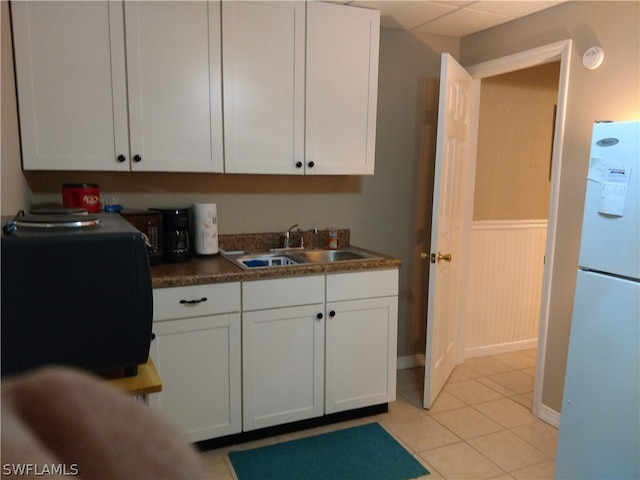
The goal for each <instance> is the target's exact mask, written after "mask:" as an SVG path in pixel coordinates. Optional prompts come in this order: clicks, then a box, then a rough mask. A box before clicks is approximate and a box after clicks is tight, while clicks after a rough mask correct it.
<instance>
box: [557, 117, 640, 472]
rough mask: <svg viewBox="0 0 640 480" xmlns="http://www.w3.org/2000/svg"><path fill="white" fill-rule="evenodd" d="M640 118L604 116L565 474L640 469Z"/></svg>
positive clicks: (591, 197)
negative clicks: (608, 118) (609, 119)
mask: <svg viewBox="0 0 640 480" xmlns="http://www.w3.org/2000/svg"><path fill="white" fill-rule="evenodd" d="M639 142H640V122H620V123H596V124H594V127H593V138H592V144H591V158H590V164H589V174H588V179H587V192H586V198H585V208H584V220H583V225H582V240H581V244H580V257H579V262H578V263H579V268H578V279H577V284H576V292H575V300H574V302H575V303H574V309H573V317H572V322H571V334H570V340H569V353H568V357H567V370H566V376H565V385H564V396H563V404H562V412H561V419H560V432H559V437H558V451H557V455H556V467H555V476H556V478H557V479H623V478H624V479H638V478H640V460H639V459H640V393H639V392H640V354H639V352H640V348H639V346H640V329H639V327H638V325H639V323H640V283H639V279H640V252H639V251H640V180H639V178H640V148H639Z"/></svg>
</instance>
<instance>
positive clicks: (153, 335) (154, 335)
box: [151, 332, 156, 342]
mask: <svg viewBox="0 0 640 480" xmlns="http://www.w3.org/2000/svg"><path fill="white" fill-rule="evenodd" d="M155 339H156V334H155V333H153V332H151V341H152V342H153V341H154V340H155Z"/></svg>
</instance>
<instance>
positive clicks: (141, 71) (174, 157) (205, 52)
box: [125, 1, 223, 172]
mask: <svg viewBox="0 0 640 480" xmlns="http://www.w3.org/2000/svg"><path fill="white" fill-rule="evenodd" d="M125 19H126V39H127V40H126V53H127V55H126V56H127V73H128V80H129V118H130V132H131V155H132V159H133V163H132V167H131V169H132V170H145V171H181V172H211V171H215V172H222V170H223V158H222V100H221V95H222V89H221V84H220V5H219V4H218V3H217V2H212V3H209V2H202V1H194V2H144V1H143V2H125ZM138 159H140V160H138Z"/></svg>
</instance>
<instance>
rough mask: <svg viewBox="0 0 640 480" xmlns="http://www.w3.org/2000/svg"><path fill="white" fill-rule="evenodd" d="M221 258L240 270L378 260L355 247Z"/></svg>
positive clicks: (228, 254) (226, 255) (244, 253)
mask: <svg viewBox="0 0 640 480" xmlns="http://www.w3.org/2000/svg"><path fill="white" fill-rule="evenodd" d="M222 256H223V257H224V258H226V259H227V260H229V261H230V262H232V263H234V264H236V265H238V266H239V267H241V268H246V269H249V268H272V267H286V266H289V265H300V264H305V263H306V264H309V263H334V262H351V261H355V260H370V259H372V258H380V257H379V256H378V255H375V254H372V253H369V252H365V251H363V250H360V249H359V248H355V247H346V248H341V249H338V250H301V249H291V250H285V249H277V250H276V251H273V252H256V253H252V252H244V251H241V252H222Z"/></svg>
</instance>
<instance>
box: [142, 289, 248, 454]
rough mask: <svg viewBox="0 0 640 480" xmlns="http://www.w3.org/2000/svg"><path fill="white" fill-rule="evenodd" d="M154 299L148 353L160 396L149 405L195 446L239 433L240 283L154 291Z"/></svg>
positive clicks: (240, 409)
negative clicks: (159, 381)
mask: <svg viewBox="0 0 640 480" xmlns="http://www.w3.org/2000/svg"><path fill="white" fill-rule="evenodd" d="M153 297H154V324H153V332H154V334H155V339H154V340H153V341H152V342H151V352H150V354H151V358H152V359H153V362H154V364H155V365H156V368H157V370H158V373H159V375H160V378H161V379H162V392H160V393H157V394H153V395H151V396H150V399H149V403H150V404H151V406H152V407H154V408H156V409H158V410H159V411H160V412H162V414H163V415H165V416H167V417H168V418H169V419H170V420H171V421H172V422H173V423H174V424H175V425H176V426H177V427H178V428H180V429H181V430H182V431H183V432H184V433H185V435H186V436H187V438H188V439H189V440H190V441H192V442H196V441H200V440H206V439H210V438H215V437H221V436H225V435H230V434H233V433H239V432H240V431H241V429H242V406H241V405H242V404H241V375H242V373H241V354H240V352H241V333H240V331H241V322H240V284H239V283H224V284H216V285H198V286H189V287H176V288H163V289H156V290H154V291H153ZM205 299H206V300H205Z"/></svg>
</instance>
